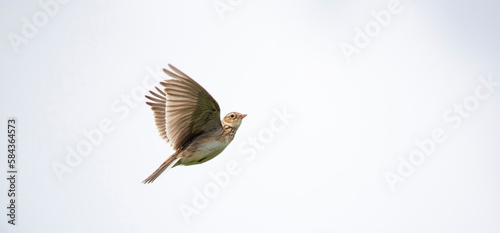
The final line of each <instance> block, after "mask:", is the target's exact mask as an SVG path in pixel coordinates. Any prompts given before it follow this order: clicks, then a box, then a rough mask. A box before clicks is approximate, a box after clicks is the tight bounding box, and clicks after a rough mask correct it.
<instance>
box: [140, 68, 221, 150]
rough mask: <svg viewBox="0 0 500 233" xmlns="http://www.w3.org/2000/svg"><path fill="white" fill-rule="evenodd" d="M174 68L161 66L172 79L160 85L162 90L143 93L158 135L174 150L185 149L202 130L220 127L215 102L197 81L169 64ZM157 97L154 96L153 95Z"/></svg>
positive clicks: (206, 130) (217, 106)
mask: <svg viewBox="0 0 500 233" xmlns="http://www.w3.org/2000/svg"><path fill="white" fill-rule="evenodd" d="M169 67H170V68H171V69H172V70H173V71H174V72H171V71H169V70H166V69H163V71H165V73H167V74H168V75H169V76H170V77H172V78H173V79H168V80H166V81H164V82H161V83H160V84H161V85H162V86H164V89H163V91H162V90H160V89H158V88H156V89H157V91H158V93H154V92H152V91H151V92H150V93H151V94H152V95H153V96H154V97H151V96H146V97H147V98H148V99H150V100H152V101H153V102H147V104H148V105H150V106H151V108H152V110H153V112H154V115H155V120H156V126H157V128H158V131H159V133H160V136H161V137H162V138H163V139H165V140H166V141H167V142H170V144H171V145H172V146H173V148H174V149H175V150H178V149H182V148H185V147H186V146H188V145H189V143H191V141H192V140H194V138H196V137H197V136H198V135H200V134H201V133H203V132H209V131H211V130H214V129H217V128H221V127H222V125H221V121H220V108H219V104H217V101H215V99H214V98H213V97H212V96H211V95H210V94H209V93H208V92H207V91H206V90H205V89H204V88H203V87H202V86H201V85H200V84H198V83H197V82H196V81H194V80H193V79H191V78H190V77H189V76H187V75H186V74H184V73H183V72H181V71H180V70H178V69H177V68H175V67H174V66H172V65H170V64H169ZM155 97H156V98H155Z"/></svg>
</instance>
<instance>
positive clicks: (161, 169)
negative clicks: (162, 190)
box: [142, 152, 181, 184]
mask: <svg viewBox="0 0 500 233" xmlns="http://www.w3.org/2000/svg"><path fill="white" fill-rule="evenodd" d="M178 155H179V153H177V152H175V153H174V154H173V155H171V156H170V157H169V158H168V159H167V160H165V162H163V163H162V164H161V166H160V167H159V168H158V169H156V171H155V172H153V174H151V175H150V176H149V177H148V178H146V179H145V180H143V181H142V183H144V184H149V183H151V182H153V181H155V180H156V178H158V176H160V175H161V173H163V172H164V171H168V170H169V169H170V168H172V167H173V166H174V165H175V164H176V163H177V162H178V161H179V159H181V157H180V156H178Z"/></svg>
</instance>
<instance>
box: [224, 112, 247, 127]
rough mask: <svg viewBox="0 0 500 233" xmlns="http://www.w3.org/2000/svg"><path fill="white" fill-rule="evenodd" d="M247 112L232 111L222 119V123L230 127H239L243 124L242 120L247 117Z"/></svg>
mask: <svg viewBox="0 0 500 233" xmlns="http://www.w3.org/2000/svg"><path fill="white" fill-rule="evenodd" d="M246 116H247V114H241V113H239V112H230V113H228V114H227V115H226V116H225V117H224V119H222V125H228V126H230V127H234V128H238V127H240V125H241V121H242V120H243V118H245V117H246Z"/></svg>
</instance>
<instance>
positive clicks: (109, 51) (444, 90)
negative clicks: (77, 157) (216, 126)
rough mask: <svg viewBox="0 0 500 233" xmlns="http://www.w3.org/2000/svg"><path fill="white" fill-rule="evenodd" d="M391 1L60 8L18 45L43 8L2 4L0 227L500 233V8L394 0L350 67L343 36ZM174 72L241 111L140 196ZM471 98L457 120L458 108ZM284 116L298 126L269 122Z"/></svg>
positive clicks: (158, 155) (157, 151) (155, 153)
mask: <svg viewBox="0 0 500 233" xmlns="http://www.w3.org/2000/svg"><path fill="white" fill-rule="evenodd" d="M46 1H47V0H41V1H40V2H42V3H44V2H46ZM389 2H390V1H388V0H384V1H382V0H381V1H378V0H377V1H347V0H344V1H326V0H323V1H246V0H241V1H236V0H233V1H226V0H220V1H212V0H208V1H176V2H174V1H128V2H124V1H95V0H94V1H78V2H77V1H69V2H68V3H65V4H58V6H59V9H57V11H55V13H54V14H53V16H50V17H48V18H47V19H48V20H47V21H46V22H42V23H41V24H40V22H37V24H39V26H37V27H36V28H37V32H36V33H34V35H31V38H26V41H25V42H27V43H22V44H18V45H13V44H12V43H11V41H10V40H9V37H11V36H12V35H13V34H16V35H18V36H22V35H23V34H22V30H23V27H25V24H26V22H25V21H23V18H26V19H27V20H28V21H31V22H33V17H34V16H35V18H36V17H42V18H36V20H43V16H40V14H46V13H43V12H44V10H43V7H42V6H41V5H39V2H38V1H25V2H17V1H16V2H13V1H2V3H1V10H0V11H1V12H0V19H1V20H0V25H1V27H0V29H1V30H0V35H1V37H0V38H1V39H0V50H1V51H2V53H1V56H0V64H1V69H0V77H1V85H0V93H1V97H2V98H0V101H1V109H2V110H1V114H0V119H2V121H4V123H2V124H0V125H1V132H4V134H5V136H0V138H2V137H3V138H4V139H5V141H6V125H7V123H6V120H7V118H8V117H12V116H14V117H17V119H18V129H19V131H18V166H19V174H18V176H19V177H18V190H17V192H18V198H17V202H18V209H17V212H18V215H17V219H16V221H17V222H16V223H17V224H16V226H11V225H10V224H7V216H6V215H5V213H6V212H7V209H6V201H8V199H7V183H6V179H1V181H0V182H1V183H0V187H2V188H1V189H0V190H1V191H0V196H1V198H0V200H1V206H0V209H2V210H1V211H0V216H1V217H0V231H1V232H75V233H79V232H313V233H328V232H500V221H498V220H499V219H500V199H499V196H500V183H499V181H500V180H499V178H500V156H499V153H500V144H499V139H500V121H499V119H500V108H499V104H500V91H499V89H500V87H499V86H496V87H495V89H493V90H496V92H493V93H491V94H490V95H489V96H488V97H487V98H484V99H483V100H478V101H477V103H476V104H474V103H475V102H474V99H476V100H477V98H476V97H475V96H474V93H475V90H476V88H480V89H481V88H482V86H481V85H482V84H481V82H480V81H479V78H478V77H480V76H482V77H483V78H484V79H487V77H488V76H491V78H492V80H496V82H500V70H499V66H498V64H499V61H500V59H499V57H498V56H499V52H500V45H499V43H498V41H500V33H499V30H498V29H499V28H500V16H499V14H498V12H499V10H500V4H499V3H498V2H497V1H486V0H485V1H475V2H474V3H472V2H471V1H465V0H461V1H439V2H440V3H436V1H430V0H428V1H416V2H413V1H407V0H401V1H400V7H399V8H398V9H400V13H399V14H392V16H391V19H390V22H389V23H388V25H387V26H386V27H381V29H380V32H379V33H377V34H376V35H375V36H373V37H370V42H369V43H368V44H367V45H366V46H365V47H363V48H361V49H360V50H359V51H358V52H359V53H356V54H353V55H352V56H350V57H349V58H350V59H351V62H348V61H347V59H346V56H345V55H344V54H343V52H342V49H341V45H342V43H348V44H351V45H353V44H354V37H355V36H356V28H359V29H360V30H362V31H364V30H365V26H366V25H368V24H370V23H376V22H377V21H376V19H375V18H374V16H373V15H372V13H373V12H380V11H382V10H384V11H387V10H388V9H389V8H388V6H387V5H388V3H389ZM214 3H217V4H225V5H226V6H229V7H230V8H228V9H229V10H228V11H226V12H223V13H221V12H218V11H217V10H216V9H215V8H214V5H213V4H214ZM231 4H233V5H231ZM42 5H43V4H42ZM219 6H222V5H219ZM52 9H53V10H54V8H52ZM40 12H42V13H40ZM378 25H379V27H380V24H378ZM9 35H10V36H9ZM169 63H171V64H173V65H175V66H176V67H177V68H179V69H180V70H182V71H184V72H185V73H187V74H188V75H190V76H191V77H192V78H194V79H195V80H197V81H198V82H199V83H200V84H202V85H203V86H204V87H205V88H206V89H207V90H208V91H209V92H210V93H211V94H212V96H214V98H215V99H216V100H217V101H218V103H219V105H220V106H221V112H222V114H226V113H228V112H230V111H239V112H242V113H247V114H248V117H247V118H245V120H244V122H243V124H242V126H241V127H240V129H239V131H238V133H237V136H236V138H235V139H234V141H233V142H232V144H231V145H230V146H229V147H228V148H227V149H226V150H225V151H224V152H223V153H222V154H221V155H219V156H218V157H216V158H215V159H213V160H211V161H210V162H207V163H205V164H202V165H197V166H191V167H182V166H181V167H176V168H174V169H172V170H170V171H169V172H168V173H166V174H163V175H162V176H161V177H160V178H159V179H158V180H157V181H155V182H154V183H152V184H149V185H144V184H142V183H141V181H142V180H143V179H144V178H146V177H147V176H148V175H149V174H150V173H151V172H153V171H154V170H155V169H156V168H157V167H158V166H159V165H160V164H161V163H162V162H163V161H164V160H165V159H166V158H167V156H169V155H170V154H172V153H173V150H172V149H171V148H170V147H169V146H168V145H167V144H166V143H165V142H163V141H162V140H161V138H160V137H159V136H158V134H157V131H156V128H155V125H154V121H153V114H152V111H151V110H150V109H149V107H148V106H147V105H146V104H144V102H145V100H146V99H145V98H144V97H142V95H143V91H144V87H146V88H148V89H149V88H151V85H149V84H154V82H153V81H152V80H153V79H151V77H152V76H151V75H150V73H149V72H148V70H149V69H153V70H160V69H161V68H163V67H167V65H168V64H169ZM158 74H159V76H157V77H158V78H159V79H165V78H167V76H166V75H164V74H161V73H159V72H158ZM145 80H146V81H145ZM144 82H145V83H144ZM143 83H144V84H147V85H144V84H143ZM148 83H149V84H148ZM481 90H482V91H483V92H482V93H485V92H484V90H485V89H484V88H483V89H481ZM126 99H130V100H129V101H127V100H126ZM464 101H466V103H465V104H469V105H470V106H469V109H472V110H470V111H467V117H459V118H458V119H460V121H461V124H460V125H458V123H457V121H458V120H457V117H458V116H460V115H459V114H458V113H456V112H449V111H453V109H454V106H456V105H464ZM467 101H469V102H467ZM127 103H128V104H129V105H127ZM471 106H472V108H471ZM283 111H286V112H287V113H288V114H290V115H293V118H291V119H289V121H288V122H287V123H286V124H285V123H284V122H283V121H280V120H278V121H276V122H275V119H279V118H278V117H279V114H277V113H276V112H283ZM446 114H450V115H448V116H454V117H455V118H454V119H455V121H450V119H448V120H447V119H446V118H445V115H446ZM102 121H105V122H106V121H107V122H111V124H112V130H111V132H107V133H103V136H102V139H100V140H98V142H97V143H95V144H87V145H91V151H90V152H89V153H88V155H86V156H82V158H81V161H76V162H75V161H73V163H72V164H71V165H73V166H72V167H71V166H69V164H68V163H67V161H66V160H67V158H68V157H70V156H69V154H70V153H69V152H68V151H69V149H68V148H76V147H77V146H78V145H79V144H82V143H88V142H89V140H88V139H87V137H86V136H85V134H86V132H91V131H93V132H95V130H96V129H99V124H100V122H102ZM273 123H275V124H276V125H278V126H280V128H279V130H277V129H276V128H275V127H271V126H270V124H273ZM454 126H455V127H454ZM434 130H442V131H443V132H444V133H445V136H446V140H445V141H444V142H443V143H439V144H436V145H435V148H434V150H433V151H432V153H430V155H428V156H426V157H425V159H424V160H423V161H422V162H421V164H420V165H419V166H416V167H414V169H413V171H412V173H411V174H404V175H405V176H406V177H403V176H401V179H402V181H401V182H397V183H396V184H395V185H394V189H391V185H390V184H389V183H388V182H387V180H386V175H387V174H388V173H391V174H396V175H398V174H399V173H398V166H400V164H401V162H400V161H401V159H402V160H403V161H407V160H408V159H409V157H410V154H411V153H412V152H414V151H416V150H418V147H417V146H416V144H415V141H416V140H417V141H421V140H424V139H428V138H430V137H431V133H432V132H433V131H434ZM252 140H256V141H257V142H258V143H259V144H260V146H251V144H250V142H251V141H252ZM3 145H4V146H1V147H0V148H3V150H6V143H5V144H3ZM82 145H83V144H82ZM250 151H253V152H256V154H255V157H253V159H248V158H249V157H250V155H251V153H250ZM253 152H252V153H253ZM1 154H2V155H3V156H2V157H3V158H1V159H0V161H1V162H0V166H1V168H2V169H0V171H1V172H2V173H5V175H4V176H6V169H5V168H6V167H7V158H6V152H2V153H1ZM234 163H237V164H238V166H239V171H240V172H239V173H238V174H236V175H232V176H231V178H230V180H229V181H228V183H227V184H226V185H224V187H220V186H216V187H218V189H219V191H218V192H216V193H215V194H214V192H215V191H214V190H212V191H210V192H211V193H210V192H209V195H212V196H213V197H212V198H207V200H206V203H204V206H202V207H200V206H198V207H200V208H198V207H196V206H194V205H193V199H194V198H195V197H196V196H195V193H196V192H197V191H200V192H201V193H205V194H203V195H206V191H204V189H205V187H207V186H211V185H212V186H211V187H214V186H213V184H215V183H214V181H213V179H212V178H211V177H210V173H214V172H216V173H220V172H222V171H225V170H226V166H227V164H234ZM54 164H63V165H67V166H69V167H68V168H70V169H71V171H70V172H64V173H63V174H62V175H58V173H57V172H56V170H55V169H54V167H53V166H54ZM399 175H401V174H399ZM183 206H184V207H186V206H190V207H192V208H194V209H196V210H197V212H196V214H192V215H189V216H186V215H184V216H183V214H182V212H181V209H182V207H183ZM2 213H4V214H2Z"/></svg>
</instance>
